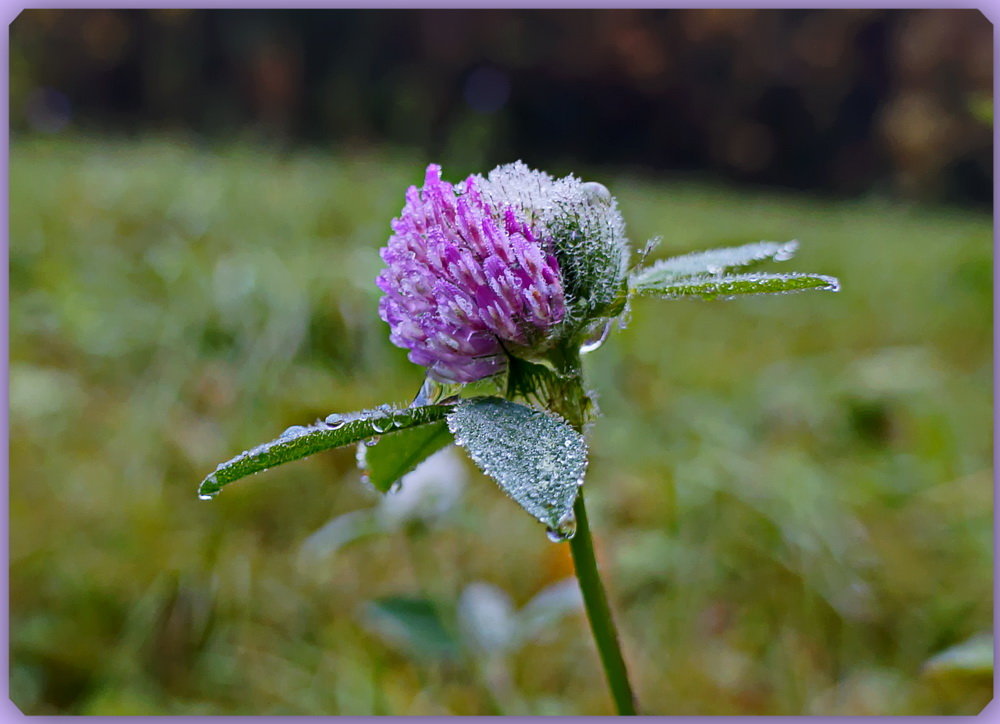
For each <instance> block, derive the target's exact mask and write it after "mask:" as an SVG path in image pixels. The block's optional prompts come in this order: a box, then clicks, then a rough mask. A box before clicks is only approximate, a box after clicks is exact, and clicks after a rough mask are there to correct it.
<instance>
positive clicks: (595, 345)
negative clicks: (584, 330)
mask: <svg viewBox="0 0 1000 724" xmlns="http://www.w3.org/2000/svg"><path fill="white" fill-rule="evenodd" d="M609 332H611V322H610V321H608V322H605V323H604V324H602V325H601V326H600V327H598V328H597V329H596V330H594V332H593V333H592V334H591V335H590V336H589V337H587V338H586V339H585V340H583V344H581V345H580V354H587V353H588V352H593V351H594V350H596V349H599V348H600V347H601V345H602V344H604V340H606V339H607V338H608V333H609Z"/></svg>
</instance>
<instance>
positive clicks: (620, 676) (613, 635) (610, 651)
mask: <svg viewBox="0 0 1000 724" xmlns="http://www.w3.org/2000/svg"><path fill="white" fill-rule="evenodd" d="M573 512H574V514H575V515H576V535H574V536H573V537H572V538H571V539H570V542H569V546H570V551H571V552H572V553H573V566H574V567H575V568H576V578H577V580H578V581H579V582H580V590H581V591H582V592H583V604H584V606H585V607H586V609H587V619H588V620H589V621H590V630H591V632H592V633H593V634H594V642H595V643H596V644H597V653H598V654H599V655H600V657H601V664H602V666H603V667H604V674H605V676H606V677H607V679H608V687H609V688H610V689H611V696H612V698H613V699H614V700H615V708H616V709H617V710H618V713H619V714H635V713H636V702H635V695H634V694H633V693H632V685H631V684H630V683H629V680H628V672H627V671H626V670H625V659H623V658H622V650H621V646H620V645H619V643H618V631H617V629H616V628H615V622H614V619H612V618H611V608H610V606H608V597H607V595H606V594H605V592H604V585H603V584H602V583H601V575H600V573H598V571H597V558H596V557H595V556H594V541H593V538H591V535H590V524H589V523H588V522H587V507H586V506H585V505H584V503H583V490H582V489H581V490H580V492H579V494H578V495H577V497H576V503H575V504H574V505H573Z"/></svg>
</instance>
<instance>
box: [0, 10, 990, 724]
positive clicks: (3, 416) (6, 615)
mask: <svg viewBox="0 0 1000 724" xmlns="http://www.w3.org/2000/svg"><path fill="white" fill-rule="evenodd" d="M2 1H3V12H2V17H3V18H4V19H5V23H6V25H7V32H6V33H4V35H3V57H2V60H0V63H2V72H0V77H2V83H3V91H2V100H0V108H2V115H3V118H4V120H5V121H6V125H7V129H8V142H7V144H5V145H4V147H3V150H2V158H3V167H4V174H3V178H2V180H0V189H2V194H3V198H4V205H3V252H4V257H5V258H9V251H10V246H9V245H10V237H9V228H10V227H9V199H10V195H9V174H10V165H9V162H10V138H9V132H10V122H9V121H10V116H9V113H10V106H9V103H10V97H9V79H10V34H9V33H10V24H11V23H12V22H13V21H14V20H15V18H17V16H18V14H19V13H20V12H21V10H22V9H25V8H31V9H43V8H52V9H70V8H78V9H87V8H98V7H99V8H120V9H158V8H171V9H172V8H192V9H245V8H255V9H268V8H274V4H273V3H266V2H259V1H258V2H237V3H232V2H224V1H220V0H209V1H208V2H202V3H198V2H190V1H182V2H175V3H162V2H149V3H146V2H143V3H136V2H122V1H121V0H115V1H113V2H104V3H100V4H94V3H88V2H76V1H71V2H51V1H45V2H35V3H29V4H28V5H26V6H21V5H19V4H18V3H16V2H7V1H6V0H2ZM470 7H475V8H512V9H514V8H524V9H543V8H564V9H573V8H589V9H598V8H615V7H618V8H621V7H627V8H665V9H666V8H671V9H686V8H716V9H735V8H760V9H771V8H774V9H778V8H785V9H807V8H811V9H854V8H871V9H955V10H958V9H978V10H980V11H981V12H982V13H983V14H984V15H985V16H986V17H987V18H988V19H989V20H990V22H991V23H992V24H993V27H994V30H993V91H994V92H993V96H994V105H995V104H996V95H997V90H998V83H997V73H996V70H997V67H998V65H1000V52H998V43H997V30H996V28H997V22H998V20H1000V0H984V2H983V3H975V2H968V1H967V0H958V1H957V2H927V0H919V1H918V2H901V1H899V0H887V1H886V0H883V1H882V2H857V1H856V0H855V1H853V2H845V3H836V4H829V3H816V2H805V3H803V2H790V1H789V0H770V1H769V2H752V1H750V0H725V1H723V2H718V3H707V2H706V3H696V2H690V1H689V2H681V3H676V4H673V3H665V2H655V1H653V0H631V2H628V3H624V4H622V5H617V4H616V3H611V2H607V0H604V1H603V2H594V1H593V0H591V2H579V1H577V2H572V1H567V0H563V1H562V2H560V1H559V0H540V1H539V2H535V3H526V2H524V0H521V1H520V2H513V1H507V2H504V1H502V0H501V1H499V2H498V1H497V0H492V2H478V3H470V2H461V1H457V0H437V1H436V2H427V3H405V2H399V0H396V1H395V2H393V1H392V0H379V1H375V2H364V3H359V2H356V1H355V2H323V1H322V0H305V1H303V0H299V1H298V2H296V3H294V4H290V5H289V6H286V7H285V8H282V9H290V8H296V9H307V8H329V9H347V8H364V9H404V8H406V9H414V8H470ZM997 168H998V155H997V148H996V130H995V127H994V144H993V177H994V185H993V208H994V214H993V238H994V255H993V289H994V297H993V325H994V326H993V390H992V391H991V393H992V394H993V413H994V414H993V417H994V426H993V469H994V500H995V499H996V497H997V495H996V493H997V490H998V486H997V483H996V470H997V467H998V464H1000V453H998V445H997V442H998V441H1000V433H998V429H997V426H996V422H995V421H996V419H997V416H998V415H997V412H998V411H1000V404H998V403H997V398H996V395H995V390H996V389H997V387H998V384H1000V370H998V367H997V364H996V360H997V356H998V353H1000V344H998V342H997V334H996V330H997V318H998V315H1000V301H998V298H997V296H996V289H997V282H998V281H1000V263H998V260H997V254H996V249H997V244H996V238H997V231H998V225H997V216H996V209H997V202H998V200H1000V193H998V190H997V185H996V182H995V179H996V175H997V174H996V172H997ZM0 287H2V293H3V294H2V299H3V306H4V315H3V317H2V327H3V335H2V341H0V344H2V351H3V355H2V357H3V362H2V364H3V405H2V409H0V425H2V427H3V430H4V432H5V433H7V438H8V440H9V430H10V428H9V419H8V410H9V384H8V381H9V359H10V355H9V339H10V336H9V335H10V326H9V322H10V310H9V300H10V287H9V275H8V265H7V264H4V265H3V267H2V269H0ZM2 457H3V483H4V485H3V488H4V491H3V492H4V495H3V500H2V503H0V505H2V510H3V519H4V520H5V521H6V520H8V519H9V503H8V501H9V487H8V486H9V481H10V447H9V444H8V445H5V446H4V448H3V452H2ZM993 522H994V526H993V528H994V535H993V561H994V577H993V605H994V630H995V629H996V602H997V593H998V592H1000V586H998V584H997V577H996V575H995V568H996V561H997V553H998V550H1000V547H998V539H997V536H996V530H997V524H998V522H1000V515H998V514H997V507H996V505H994V508H993ZM0 556H2V557H3V560H4V561H5V562H6V563H7V564H8V565H7V568H6V573H9V561H10V552H9V537H8V536H4V537H3V539H2V540H0ZM2 589H3V590H2V602H0V607H2V615H3V620H4V623H5V625H4V626H3V628H2V629H0V643H2V645H3V649H4V656H3V659H2V667H0V668H2V687H3V702H2V704H0V722H6V721H15V720H17V721H19V720H23V719H26V718H27V717H26V716H25V715H24V714H22V713H21V711H20V710H19V709H17V707H16V706H14V704H13V702H11V701H10V697H9V691H10V647H9V639H10V635H9V630H10V629H9V622H10V607H9V601H10V596H9V575H4V577H3V579H2ZM993 647H994V661H995V660H996V658H997V653H998V646H997V640H996V636H995V635H994V641H993ZM995 691H996V674H995V673H994V692H995ZM61 718H62V717H56V716H34V717H31V720H32V721H48V720H56V719H61ZM91 718H96V719H105V720H108V721H114V720H117V717H110V716H106V717H105V716H98V717H91ZM139 718H154V717H139ZM155 718H156V720H157V721H164V720H173V719H177V720H185V721H190V720H192V719H203V720H205V721H206V722H207V721H216V720H218V719H253V720H255V721H256V720H263V719H267V720H269V721H274V722H277V721H288V722H292V721H298V720H300V719H302V718H303V717H297V716H263V717H240V716H221V717H215V716H193V717H188V716H184V717H182V716H166V717H155ZM311 718H312V717H311ZM376 718H377V719H380V720H386V719H399V720H404V719H408V718H409V717H337V719H338V720H348V721H350V720H359V721H361V720H367V719H376ZM428 718H437V717H428ZM506 718H508V719H515V720H524V721H528V720H536V719H539V718H541V717H506ZM644 718H648V719H660V718H663V719H669V720H670V721H676V722H681V721H687V720H701V719H705V718H707V717H693V716H690V717H688V716H685V717H659V716H655V717H644ZM778 718H779V717H751V716H735V717H725V719H726V721H733V722H758V721H762V720H767V719H778ZM786 718H788V717H781V719H786ZM794 718H800V717H794ZM801 718H807V719H809V720H811V721H818V722H855V721H862V720H869V719H895V718H897V717H875V716H863V717H850V716H811V717H801ZM905 718H906V719H907V720H910V721H913V720H917V721H921V722H923V721H928V722H929V721H936V720H939V719H940V720H943V721H956V720H959V719H969V718H972V717H936V716H914V717H905ZM975 718H976V719H978V720H980V721H985V722H991V723H992V722H997V723H998V724H1000V705H998V704H997V703H996V700H995V699H994V701H992V702H991V703H990V704H989V705H988V706H987V707H986V708H985V709H984V710H983V711H982V712H981V713H980V714H979V716H978V717H975ZM463 719H464V720H466V721H484V722H485V721H490V720H491V719H492V718H491V717H463ZM561 719H562V720H564V721H565V720H567V719H568V720H580V721H583V720H584V717H561Z"/></svg>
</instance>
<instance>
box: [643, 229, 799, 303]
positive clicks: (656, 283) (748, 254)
mask: <svg viewBox="0 0 1000 724" xmlns="http://www.w3.org/2000/svg"><path fill="white" fill-rule="evenodd" d="M798 248H799V242H797V241H794V240H793V241H785V242H777V241H758V242H755V243H753V244H744V245H743V246H732V247H726V248H723V249H709V250H707V251H696V252H693V253H691V254H684V255H683V256H674V257H671V258H669V259H661V260H659V261H657V262H655V263H654V264H652V265H650V266H648V267H646V268H645V269H640V270H638V271H637V272H635V273H634V274H633V275H632V278H631V279H630V280H629V285H630V286H631V287H632V288H633V289H635V290H636V291H642V290H644V289H649V288H659V287H661V286H663V285H664V284H669V283H672V282H677V281H681V280H683V279H689V278H691V277H697V276H704V275H706V274H724V273H726V272H732V271H735V270H737V269H747V268H749V267H752V266H754V265H756V264H760V263H762V262H765V261H785V260H787V259H791V258H792V256H793V255H794V254H795V251H796V250H797V249H798Z"/></svg>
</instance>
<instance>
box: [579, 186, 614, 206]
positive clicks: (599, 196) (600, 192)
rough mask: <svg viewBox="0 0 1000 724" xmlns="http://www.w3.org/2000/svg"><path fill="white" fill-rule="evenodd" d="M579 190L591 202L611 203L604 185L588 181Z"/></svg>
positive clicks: (609, 194)
mask: <svg viewBox="0 0 1000 724" xmlns="http://www.w3.org/2000/svg"><path fill="white" fill-rule="evenodd" d="M580 188H581V189H582V190H583V192H584V194H586V196H587V198H588V199H589V200H590V201H591V202H596V201H600V202H602V203H605V204H610V203H611V192H610V191H608V188H607V186H605V185H604V184H599V183H597V182H596V181H588V182H587V183H584V184H581V185H580Z"/></svg>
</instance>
